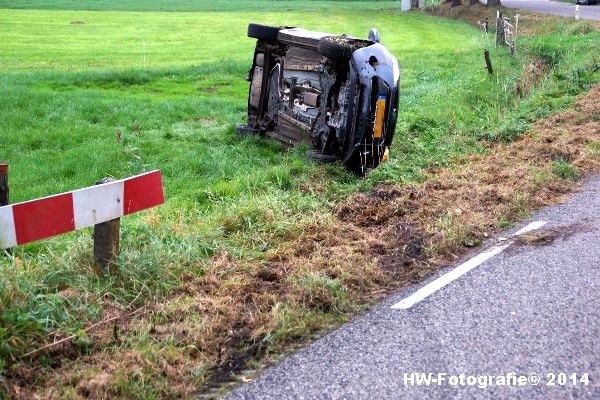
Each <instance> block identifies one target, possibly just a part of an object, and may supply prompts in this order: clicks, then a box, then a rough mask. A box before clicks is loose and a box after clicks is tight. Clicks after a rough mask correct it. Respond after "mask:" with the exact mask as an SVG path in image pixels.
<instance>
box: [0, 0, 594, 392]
mask: <svg viewBox="0 0 600 400" xmlns="http://www.w3.org/2000/svg"><path fill="white" fill-rule="evenodd" d="M394 4H395V2H324V1H281V2H275V1H260V2H244V1H207V2H200V1H184V0H182V1H177V2H167V1H146V2H141V1H122V2H108V1H86V2H80V1H56V2H50V1H41V0H39V1H33V0H31V1H20V2H8V1H3V0H0V26H2V29H1V30H0V93H2V96H0V143H2V148H1V149H0V161H2V162H8V163H10V166H11V172H10V182H11V197H12V201H13V202H17V201H23V200H28V199H33V198H37V197H40V196H44V195H49V194H53V193H58V192H61V191H67V190H72V189H76V188H80V187H84V186H89V185H91V184H93V183H94V182H95V181H96V180H97V179H99V178H102V177H104V176H108V175H110V176H113V177H116V178H122V177H126V176H130V175H133V174H137V173H141V172H143V171H148V170H151V169H155V168H158V169H161V170H162V173H163V180H164V183H165V192H166V198H167V203H166V204H165V205H164V206H161V207H159V208H157V209H155V210H152V211H149V212H145V213H142V214H140V215H137V216H131V217H127V218H125V219H124V220H123V221H122V240H123V243H122V248H123V251H122V254H121V256H120V259H119V266H120V272H119V273H118V274H117V275H116V276H114V277H111V278H109V279H105V280H101V279H98V278H96V277H95V276H94V275H93V273H92V272H91V268H90V263H91V261H90V251H91V243H90V239H89V237H90V231H89V230H83V231H79V232H76V233H72V234H68V235H65V236H61V237H57V238H53V239H49V240H46V241H42V242H39V243H34V244H31V245H28V246H25V247H21V248H18V249H15V251H14V253H13V255H12V256H0V273H1V274H2V280H1V281H0V322H1V324H0V326H1V328H0V371H1V370H2V367H3V365H5V366H6V365H9V364H10V365H12V364H13V363H14V362H15V361H17V360H18V357H19V356H20V355H22V354H23V353H24V352H25V351H27V350H29V349H31V348H35V347H38V346H40V345H41V344H42V343H44V342H45V341H46V340H48V339H47V338H48V337H49V335H50V334H54V333H58V334H59V335H66V334H75V333H77V332H78V331H80V330H81V329H82V328H83V327H85V326H87V325H89V323H90V322H91V321H96V320H98V319H99V318H100V317H101V314H102V309H103V307H105V300H102V301H100V299H107V298H108V299H110V301H111V302H112V303H114V304H115V305H118V306H119V307H124V306H127V305H131V306H132V307H133V306H137V305H140V304H143V303H144V302H150V301H153V300H155V299H161V298H164V296H166V295H168V293H169V292H170V291H171V290H172V289H173V288H175V287H177V286H178V285H180V284H181V274H182V273H183V272H186V273H188V274H192V275H196V276H201V275H203V274H204V273H206V270H207V268H209V265H210V258H211V257H212V256H213V255H215V254H217V253H219V252H220V251H223V250H226V251H227V252H228V253H230V254H231V255H232V256H233V257H234V258H236V259H241V260H259V261H260V260H264V259H267V258H268V257H269V256H270V255H272V254H273V252H276V251H277V248H278V246H280V245H281V244H282V243H284V242H286V241H288V240H290V239H293V238H295V237H297V236H298V235H299V234H300V233H301V231H302V229H303V227H304V226H305V225H306V224H308V223H314V222H318V221H324V220H328V219H330V218H331V206H332V204H334V203H335V202H336V201H337V200H339V199H341V198H343V197H344V196H346V195H347V194H349V193H352V192H355V191H357V190H361V189H365V188H368V187H370V186H371V185H373V184H374V183H376V182H378V181H382V180H393V181H401V182H402V181H405V182H411V181H417V180H420V179H422V176H423V173H422V172H423V170H424V169H426V168H432V167H439V166H445V165H449V164H450V163H451V162H452V160H453V159H455V158H456V157H459V156H461V155H464V154H467V153H473V152H484V151H485V150H484V146H483V145H482V144H481V140H482V139H483V140H511V139H512V138H514V137H516V136H518V135H519V134H521V133H522V132H524V131H526V130H527V129H528V127H529V126H530V124H531V123H532V122H533V121H535V120H537V119H539V118H541V117H543V116H546V115H548V114H550V113H552V112H554V111H556V110H558V109H561V108H564V107H566V106H568V105H569V104H570V103H571V102H572V101H573V99H574V97H575V96H576V95H577V94H579V93H581V92H582V91H583V90H585V89H586V88H587V87H589V85H590V84H592V83H593V82H597V81H598V69H596V65H597V63H598V60H597V59H596V58H595V57H597V56H596V55H597V54H599V47H598V46H599V44H598V43H600V40H599V39H600V35H599V34H598V33H597V32H588V31H587V30H586V32H585V34H582V32H581V29H583V28H577V27H574V26H575V25H572V24H569V25H564V26H559V27H558V28H557V29H556V32H555V33H552V34H549V35H545V36H540V37H534V38H531V39H525V38H524V39H523V40H522V42H521V44H520V45H521V47H520V51H519V52H518V55H517V57H514V58H511V57H509V56H508V54H507V51H506V50H505V49H492V57H493V62H494V68H495V70H496V71H497V74H494V75H492V76H490V75H488V74H487V73H486V71H485V66H484V62H483V50H482V49H483V47H484V46H485V45H486V43H485V41H484V39H482V38H481V36H480V33H479V31H478V30H477V29H476V28H474V27H471V26H468V25H466V24H464V23H462V22H459V21H450V20H445V19H439V18H435V17H431V16H426V15H422V14H417V13H410V14H405V15H401V14H398V13H396V12H390V11H389V10H382V9H387V8H393V7H395V5H394ZM3 8H4V9H3ZM9 8H22V9H14V10H13V9H9ZM79 9H82V10H79ZM94 10H103V11H94ZM216 10H221V11H216ZM258 10H268V11H266V12H265V11H258ZM156 11H172V12H169V13H161V12H156ZM73 21H82V22H83V24H72V23H71V22H73ZM249 22H260V23H265V24H274V25H279V24H282V25H283V24H285V25H291V26H303V27H306V28H312V29H318V30H325V31H331V32H335V33H341V32H346V33H349V34H352V35H359V36H364V35H365V34H366V32H368V30H369V29H370V28H371V27H372V26H377V27H378V28H379V30H380V32H381V34H382V41H383V43H384V44H386V45H387V46H388V47H389V48H390V50H391V51H392V52H393V53H394V54H396V55H397V57H398V59H399V61H400V63H401V65H402V69H403V74H402V94H401V112H400V116H399V124H398V130H397V133H396V139H395V143H394V147H393V148H392V158H391V160H390V161H389V162H388V163H386V164H385V165H383V166H382V167H380V168H379V169H378V170H376V171H374V172H373V173H372V174H371V175H370V177H369V179H368V180H363V179H360V178H357V177H355V176H353V175H351V174H349V173H347V172H346V171H345V170H344V169H343V168H342V167H341V166H339V165H329V166H323V165H317V164H314V163H311V162H309V161H306V160H305V159H304V157H303V153H304V150H305V149H291V150H286V149H284V148H282V147H281V146H280V145H278V144H276V143H274V142H272V141H269V140H264V139H261V138H254V137H243V138H240V137H238V136H236V135H235V134H234V126H235V124H236V123H240V122H243V121H244V116H245V106H246V95H247V82H246V81H245V80H244V78H245V76H246V74H247V71H248V67H249V65H250V59H251V55H252V51H253V46H254V43H253V41H252V40H251V39H248V38H247V37H246V35H245V33H246V26H247V24H248V23H249ZM584 30H585V29H584ZM488 45H489V44H488ZM532 56H535V57H537V58H541V59H543V60H544V61H545V62H546V63H547V64H549V65H550V66H551V67H552V68H553V70H552V72H551V74H550V76H549V77H548V78H547V79H546V80H545V81H544V82H543V83H542V85H541V87H540V88H539V89H535V90H534V92H533V94H532V95H531V96H529V97H527V98H525V99H519V98H518V97H517V96H516V95H515V94H514V91H513V85H514V83H515V82H516V80H517V79H518V78H519V77H520V74H521V70H522V67H523V65H525V64H527V63H528V62H529V60H530V58H531V57H532ZM599 69H600V68H599ZM569 168H570V166H569V165H568V164H567V165H562V164H560V165H559V164H558V163H557V165H556V168H555V173H557V174H559V175H561V176H563V175H565V174H566V175H568V174H571V171H570V169H569ZM303 184H311V185H320V186H322V187H323V188H324V195H318V194H311V193H309V192H306V191H304V190H302V189H301V186H302V185H303ZM297 284H298V285H299V286H300V287H303V288H305V289H308V290H310V289H311V288H314V289H315V290H316V289H323V290H327V291H328V292H330V293H331V296H332V297H333V298H334V299H335V300H336V304H337V302H340V303H342V302H349V301H351V299H348V298H347V296H346V291H345V288H344V287H343V286H340V283H339V282H337V281H336V280H335V279H334V278H329V277H325V276H321V275H318V274H317V273H315V274H314V275H309V276H307V277H306V279H304V280H300V281H299V282H297ZM65 293H74V295H69V296H67V295H65ZM112 303H111V304H112ZM360 306H362V305H360ZM340 309H343V307H341V308H340ZM307 312H308V313H310V312H312V311H310V312H309V311H307ZM331 313H334V314H335V313H343V311H340V310H337V311H336V310H332V311H331ZM286 315H288V316H289V315H294V318H295V320H294V321H298V320H300V319H301V318H302V317H301V316H298V311H297V310H290V311H289V313H287V314H286ZM290 318H291V317H290ZM307 318H308V317H307ZM290 323H291V322H290V320H289V318H288V317H286V318H285V329H284V328H282V329H283V330H281V331H279V332H278V333H275V334H274V335H273V337H274V338H277V340H283V339H281V336H282V335H283V336H285V335H286V334H285V333H284V332H296V333H294V335H295V336H294V337H296V336H301V334H298V333H297V331H298V326H290V325H289V324H290ZM274 340H275V339H274ZM80 341H81V343H82V346H85V337H81V340H80ZM142 342H143V341H142ZM146 345H147V344H143V345H140V347H144V346H146ZM7 368H8V367H7ZM1 383H2V382H1V380H0V387H1ZM123 385H125V383H123ZM125 387H126V385H125ZM124 390H127V389H124ZM131 390H134V389H131ZM135 390H138V389H135ZM139 390H141V392H140V393H142V394H143V393H145V392H143V390H146V389H139ZM147 390H148V392H147V393H146V394H148V393H153V392H152V390H153V389H152V387H149V388H147ZM0 392H1V390H0ZM138 395H139V393H138ZM124 396H125V397H127V393H125V395H124ZM142 397H143V396H142Z"/></svg>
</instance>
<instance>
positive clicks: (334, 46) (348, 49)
mask: <svg viewBox="0 0 600 400" xmlns="http://www.w3.org/2000/svg"><path fill="white" fill-rule="evenodd" d="M372 44H373V42H371V41H368V40H362V39H353V38H347V37H344V36H323V37H322V38H321V39H320V40H319V46H318V50H319V53H320V54H321V55H323V56H325V57H327V58H331V59H333V60H349V59H350V58H352V53H354V52H355V51H356V50H358V49H360V48H363V47H367V46H370V45H372Z"/></svg>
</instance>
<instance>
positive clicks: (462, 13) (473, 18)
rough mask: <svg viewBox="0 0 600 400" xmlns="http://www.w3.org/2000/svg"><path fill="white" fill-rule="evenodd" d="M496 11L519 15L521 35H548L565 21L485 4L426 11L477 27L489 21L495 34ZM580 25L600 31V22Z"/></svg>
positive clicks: (560, 18) (429, 8) (428, 9)
mask: <svg viewBox="0 0 600 400" xmlns="http://www.w3.org/2000/svg"><path fill="white" fill-rule="evenodd" d="M496 10H499V11H500V12H502V14H503V15H504V16H505V17H510V18H513V17H514V16H515V15H516V14H519V35H532V34H536V33H548V32H550V31H552V30H554V29H556V28H557V27H558V26H559V25H560V23H561V20H564V18H563V17H559V16H555V15H549V14H541V13H534V12H530V11H525V10H519V9H515V8H506V7H501V6H500V7H495V6H494V7H487V6H485V5H483V4H475V5H472V6H470V5H468V4H462V5H460V6H456V7H452V5H451V3H442V4H440V5H436V6H435V7H433V8H432V7H426V8H425V10H424V11H425V12H427V13H429V14H432V15H437V16H442V17H446V18H451V19H460V20H462V21H465V22H467V23H469V24H471V25H475V26H481V25H480V24H481V23H483V21H485V20H486V19H487V20H488V23H489V27H490V32H495V24H496ZM579 24H580V28H582V29H584V31H585V29H600V22H598V21H581V22H580V23H579ZM574 33H576V32H574ZM582 33H583V32H582ZM492 34H493V33H492Z"/></svg>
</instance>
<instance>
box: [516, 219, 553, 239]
mask: <svg viewBox="0 0 600 400" xmlns="http://www.w3.org/2000/svg"><path fill="white" fill-rule="evenodd" d="M546 224H547V222H546V221H535V222H532V223H530V224H529V225H527V226H526V227H524V228H523V229H521V230H519V231H517V232H515V233H513V234H512V235H511V237H515V236H521V235H524V234H526V233H529V232H532V231H535V230H538V229H540V228H541V227H542V226H544V225H546Z"/></svg>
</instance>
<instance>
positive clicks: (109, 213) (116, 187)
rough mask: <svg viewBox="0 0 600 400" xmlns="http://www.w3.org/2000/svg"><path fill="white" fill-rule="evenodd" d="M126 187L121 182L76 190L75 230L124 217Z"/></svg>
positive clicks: (74, 204) (74, 208)
mask: <svg viewBox="0 0 600 400" xmlns="http://www.w3.org/2000/svg"><path fill="white" fill-rule="evenodd" d="M124 187H125V184H124V182H123V181H122V180H121V181H114V182H109V183H104V184H102V185H98V186H92V187H89V188H85V189H79V190H75V191H74V192H73V213H74V214H75V229H80V228H85V227H86V226H92V225H96V224H97V223H99V222H105V221H109V220H111V219H115V218H120V217H122V216H123V192H124Z"/></svg>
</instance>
